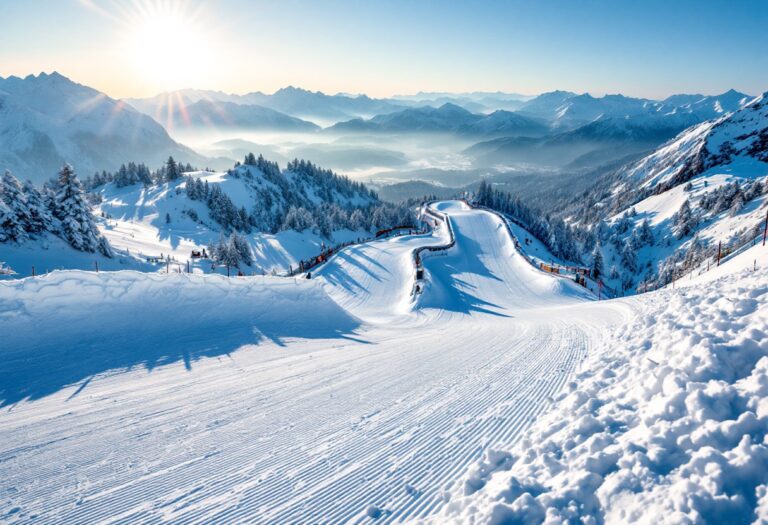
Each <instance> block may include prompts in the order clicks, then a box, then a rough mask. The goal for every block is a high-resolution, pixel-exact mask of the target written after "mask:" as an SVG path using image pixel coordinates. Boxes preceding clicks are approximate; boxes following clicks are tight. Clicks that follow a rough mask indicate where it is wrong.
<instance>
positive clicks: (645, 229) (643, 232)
mask: <svg viewBox="0 0 768 525" xmlns="http://www.w3.org/2000/svg"><path fill="white" fill-rule="evenodd" d="M638 237H639V238H640V242H641V243H642V244H644V245H646V246H652V245H653V243H654V239H653V231H651V225H650V224H649V223H648V219H643V223H642V224H641V225H640V233H639V234H638Z"/></svg>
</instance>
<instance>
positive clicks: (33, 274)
mask: <svg viewBox="0 0 768 525" xmlns="http://www.w3.org/2000/svg"><path fill="white" fill-rule="evenodd" d="M34 276H35V267H34V266H32V277H34Z"/></svg>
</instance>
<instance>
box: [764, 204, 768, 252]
mask: <svg viewBox="0 0 768 525" xmlns="http://www.w3.org/2000/svg"><path fill="white" fill-rule="evenodd" d="M766 235H768V210H765V227H764V228H763V246H765V236H766Z"/></svg>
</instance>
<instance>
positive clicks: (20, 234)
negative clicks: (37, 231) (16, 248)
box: [0, 199, 25, 242]
mask: <svg viewBox="0 0 768 525" xmlns="http://www.w3.org/2000/svg"><path fill="white" fill-rule="evenodd" d="M24 239H25V233H24V228H23V227H22V225H21V224H20V223H19V222H18V220H17V219H16V214H15V213H13V211H11V209H10V208H9V207H8V206H7V205H6V204H5V202H3V200H2V199H0V242H8V241H13V242H18V241H21V240H24Z"/></svg>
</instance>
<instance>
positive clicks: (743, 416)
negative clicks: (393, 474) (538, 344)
mask: <svg viewBox="0 0 768 525" xmlns="http://www.w3.org/2000/svg"><path fill="white" fill-rule="evenodd" d="M627 302H628V303H629V304H630V305H635V306H636V307H637V308H638V309H639V310H640V312H639V315H637V316H636V317H635V318H634V319H635V320H634V321H633V322H631V323H630V324H628V325H627V326H625V327H624V328H623V329H621V330H619V331H617V332H616V333H614V334H613V335H612V336H611V337H610V338H609V339H607V340H606V341H605V342H604V343H603V345H602V347H601V349H600V350H599V351H595V352H592V353H591V356H590V358H589V360H588V361H587V363H586V365H585V367H584V371H583V372H582V373H581V374H579V375H578V376H577V378H576V379H575V380H574V381H573V382H572V383H571V384H570V387H569V389H568V390H569V391H567V392H565V393H563V394H561V395H560V396H559V397H558V398H557V399H556V404H555V408H554V409H553V410H552V412H551V413H550V414H548V415H547V416H546V417H545V418H542V419H541V420H539V421H538V422H537V423H536V424H535V426H534V427H533V429H532V430H531V431H530V432H529V433H528V434H527V436H526V438H525V439H524V440H522V441H521V442H520V443H519V444H518V445H517V446H516V447H515V448H514V449H513V450H511V451H510V453H509V454H504V453H503V452H493V453H492V454H488V457H487V460H486V461H485V462H483V463H482V464H480V465H478V466H477V467H476V468H475V469H474V470H473V471H471V472H470V473H469V474H468V475H466V476H465V482H464V484H463V493H460V494H454V496H453V499H452V501H451V502H450V503H449V504H448V505H447V506H446V508H445V509H444V510H443V512H442V514H441V515H439V516H438V517H436V518H434V520H433V521H434V523H445V522H447V521H453V522H457V523H564V522H569V523H576V522H577V521H580V522H583V523H603V522H605V523H765V520H766V519H768V438H767V437H766V435H767V434H768V338H766V332H767V331H768V271H766V270H759V271H758V272H755V273H751V274H749V275H744V274H741V275H738V276H731V277H726V278H724V279H721V280H719V281H716V282H714V283H710V284H709V285H708V286H706V287H698V288H688V289H685V290H678V291H676V292H675V291H671V290H668V291H664V292H660V293H656V294H648V295H646V296H641V297H636V298H633V299H632V300H629V301H627ZM494 471H496V473H495V474H492V473H493V472H494Z"/></svg>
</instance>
